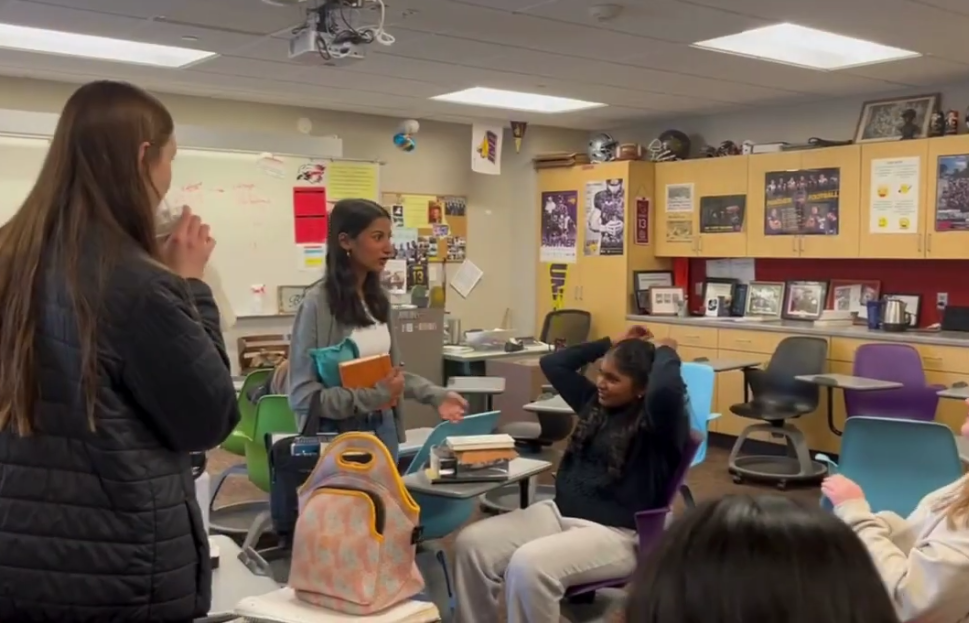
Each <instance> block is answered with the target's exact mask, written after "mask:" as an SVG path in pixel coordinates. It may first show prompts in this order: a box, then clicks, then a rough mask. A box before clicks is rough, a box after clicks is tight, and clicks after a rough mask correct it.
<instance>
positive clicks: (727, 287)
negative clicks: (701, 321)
mask: <svg viewBox="0 0 969 623" xmlns="http://www.w3.org/2000/svg"><path fill="white" fill-rule="evenodd" d="M736 287H737V280H736V279H717V278H711V279H707V280H706V281H704V282H703V313H704V315H706V316H728V315H730V314H729V310H730V304H731V302H732V301H733V297H734V290H735V289H736ZM720 299H724V305H725V307H724V311H721V309H720V308H721V301H720Z"/></svg>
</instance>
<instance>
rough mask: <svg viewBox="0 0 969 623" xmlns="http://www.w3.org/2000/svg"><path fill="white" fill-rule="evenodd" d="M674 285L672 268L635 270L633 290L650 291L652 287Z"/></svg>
mask: <svg viewBox="0 0 969 623" xmlns="http://www.w3.org/2000/svg"><path fill="white" fill-rule="evenodd" d="M672 285H673V271H671V270H634V271H633V290H635V291H636V292H649V290H650V288H669V287H672Z"/></svg>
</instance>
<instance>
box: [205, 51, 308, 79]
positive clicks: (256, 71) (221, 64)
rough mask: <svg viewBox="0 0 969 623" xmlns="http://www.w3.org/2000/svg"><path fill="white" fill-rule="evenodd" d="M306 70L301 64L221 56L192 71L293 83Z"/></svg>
mask: <svg viewBox="0 0 969 623" xmlns="http://www.w3.org/2000/svg"><path fill="white" fill-rule="evenodd" d="M306 69H307V68H306V65H301V64H299V63H290V62H280V63H275V62H271V61H258V60H254V59H251V58H239V57H237V56H220V57H218V58H214V59H212V60H210V61H205V62H204V63H200V64H198V65H195V66H193V67H192V70H193V71H195V72H197V73H210V74H224V75H227V76H245V77H248V78H264V79H267V80H292V81H299V79H300V76H301V75H302V74H303V72H305V71H306Z"/></svg>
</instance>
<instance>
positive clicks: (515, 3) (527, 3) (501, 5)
mask: <svg viewBox="0 0 969 623" xmlns="http://www.w3.org/2000/svg"><path fill="white" fill-rule="evenodd" d="M454 1H455V2H458V3H459V4H472V5H474V6H480V7H485V8H488V9H497V10H499V11H509V12H519V11H525V10H528V9H530V8H534V7H538V6H542V5H545V4H552V3H554V2H557V1H558V0H454Z"/></svg>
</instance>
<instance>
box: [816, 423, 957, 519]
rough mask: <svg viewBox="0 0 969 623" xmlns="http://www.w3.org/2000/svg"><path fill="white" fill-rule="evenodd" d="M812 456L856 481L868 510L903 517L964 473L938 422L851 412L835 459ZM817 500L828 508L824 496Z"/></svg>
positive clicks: (951, 438)
mask: <svg viewBox="0 0 969 623" xmlns="http://www.w3.org/2000/svg"><path fill="white" fill-rule="evenodd" d="M816 458H817V460H819V461H823V462H825V463H827V464H828V468H829V469H828V471H829V473H832V474H834V473H839V474H843V475H844V476H846V477H847V478H850V479H851V480H854V481H855V482H856V483H858V485H859V486H860V487H861V489H862V490H863V491H864V492H865V498H866V499H867V500H868V503H869V504H870V505H871V509H872V511H874V512H878V511H892V512H894V513H896V514H898V515H900V516H901V517H907V516H908V515H909V514H910V513H911V512H912V511H913V510H915V507H916V506H918V503H919V502H920V501H921V500H922V498H924V497H925V496H926V495H928V494H929V493H932V492H933V491H935V490H936V489H940V488H942V487H944V486H946V485H949V484H952V483H953V482H955V481H956V480H958V479H959V478H961V477H962V473H963V472H962V462H961V461H960V459H959V449H958V447H957V446H956V440H955V437H954V436H953V435H952V430H951V429H949V427H948V426H946V425H944V424H939V423H938V422H924V421H917V420H902V419H896V418H879V417H867V416H857V415H856V416H852V417H850V418H848V420H847V421H846V422H845V429H844V434H843V435H842V437H841V455H840V457H839V461H838V462H837V463H835V462H834V461H832V460H831V459H830V458H829V457H827V456H825V455H823V454H819V455H818V456H817V457H816ZM821 504H822V506H823V507H825V508H828V509H831V502H830V500H828V499H827V498H825V497H823V496H822V499H821Z"/></svg>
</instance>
